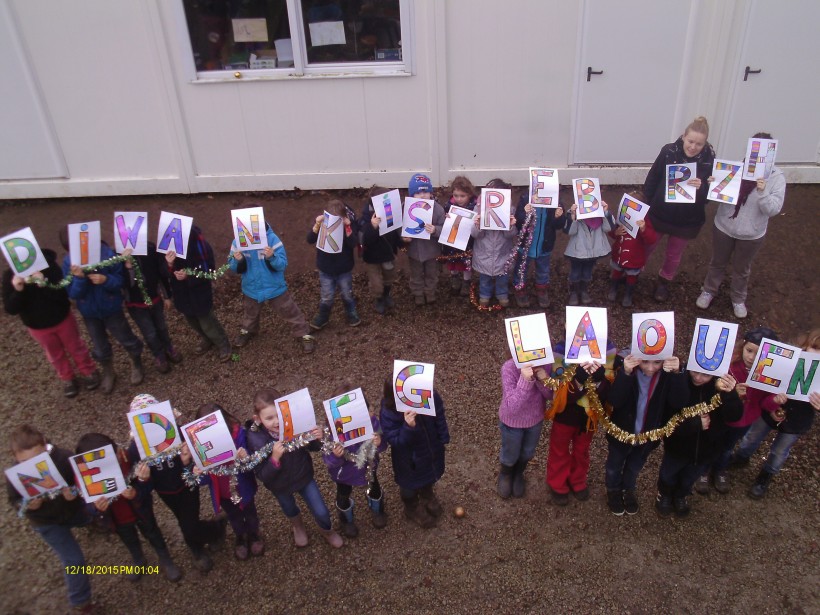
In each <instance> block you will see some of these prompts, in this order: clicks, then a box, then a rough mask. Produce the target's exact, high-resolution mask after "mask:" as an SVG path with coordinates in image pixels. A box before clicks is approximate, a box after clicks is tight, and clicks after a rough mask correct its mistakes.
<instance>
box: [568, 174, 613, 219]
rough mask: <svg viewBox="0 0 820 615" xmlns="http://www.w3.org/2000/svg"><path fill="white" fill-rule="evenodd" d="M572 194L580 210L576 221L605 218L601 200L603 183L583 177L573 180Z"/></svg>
mask: <svg viewBox="0 0 820 615" xmlns="http://www.w3.org/2000/svg"><path fill="white" fill-rule="evenodd" d="M572 192H573V195H574V198H575V204H576V205H577V206H578V209H577V210H576V212H575V217H576V220H583V219H585V218H603V217H604V213H606V212H605V211H604V206H603V200H602V199H601V182H600V181H599V180H598V178H597V177H581V178H578V179H574V180H572Z"/></svg>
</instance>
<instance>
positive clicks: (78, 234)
mask: <svg viewBox="0 0 820 615" xmlns="http://www.w3.org/2000/svg"><path fill="white" fill-rule="evenodd" d="M101 240H102V236H101V235H100V221H99V220H94V221H93V222H79V223H77V224H69V225H68V253H69V255H70V258H71V264H72V265H79V266H80V267H88V266H89V265H96V264H97V263H99V262H100V260H102V259H101V258H100V252H101V246H100V241H101Z"/></svg>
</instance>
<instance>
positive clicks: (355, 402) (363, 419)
mask: <svg viewBox="0 0 820 615" xmlns="http://www.w3.org/2000/svg"><path fill="white" fill-rule="evenodd" d="M322 405H323V406H324V408H325V414H326V415H327V422H328V423H330V427H331V433H332V434H333V440H334V441H335V442H338V443H339V444H341V445H342V446H351V445H353V444H356V443H358V442H364V441H365V440H370V439H371V438H373V423H372V422H371V420H370V413H369V412H368V411H367V402H366V401H365V400H364V393H362V390H361V388H359V389H355V390H353V391H348V392H347V393H344V394H342V395H338V396H336V397H331V398H330V399H328V400H325V401H323V402H322Z"/></svg>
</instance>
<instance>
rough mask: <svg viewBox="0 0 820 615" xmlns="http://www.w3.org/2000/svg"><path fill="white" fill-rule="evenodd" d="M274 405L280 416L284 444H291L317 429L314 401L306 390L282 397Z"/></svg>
mask: <svg viewBox="0 0 820 615" xmlns="http://www.w3.org/2000/svg"><path fill="white" fill-rule="evenodd" d="M273 403H274V404H275V405H276V412H277V413H278V414H279V439H280V440H281V441H282V442H290V441H291V440H293V439H294V438H296V437H297V436H299V435H301V434H303V433H305V432H306V431H310V430H311V429H313V428H314V427H316V413H315V412H314V411H313V400H312V399H311V398H310V391H308V390H307V389H306V388H305V389H299V390H298V391H296V392H294V393H290V394H288V395H285V396H283V397H280V398H279V399H277V400H275V401H274V402H273Z"/></svg>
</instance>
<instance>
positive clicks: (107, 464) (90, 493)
mask: <svg viewBox="0 0 820 615" xmlns="http://www.w3.org/2000/svg"><path fill="white" fill-rule="evenodd" d="M69 461H71V467H72V469H73V470H74V476H75V478H76V479H77V484H78V485H79V486H80V489H81V490H82V493H83V499H84V500H85V501H86V502H88V503H89V504H91V503H93V502H96V501H97V500H99V499H100V498H113V497H114V496H116V495H119V494H120V493H122V492H123V491H125V490H126V489H128V483H126V482H125V477H124V476H123V475H122V470H121V469H120V462H119V460H118V459H117V453H116V452H115V451H114V447H113V446H111V445H110V444H109V445H108V446H104V447H102V448H98V449H95V450H93V451H88V452H87V453H80V454H79V455H74V456H73V457H71V459H70V460H69Z"/></svg>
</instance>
